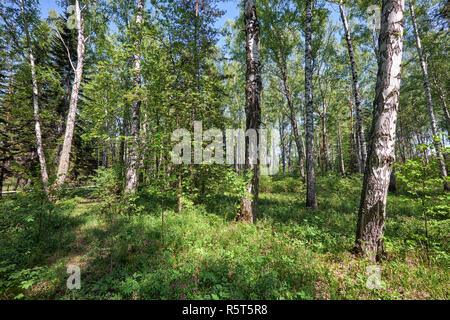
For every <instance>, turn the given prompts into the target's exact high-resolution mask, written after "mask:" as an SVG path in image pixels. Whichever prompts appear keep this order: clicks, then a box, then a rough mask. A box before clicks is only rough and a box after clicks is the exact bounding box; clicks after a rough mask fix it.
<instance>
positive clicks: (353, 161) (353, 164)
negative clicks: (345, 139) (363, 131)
mask: <svg viewBox="0 0 450 320" xmlns="http://www.w3.org/2000/svg"><path fill="white" fill-rule="evenodd" d="M354 128H355V126H354V124H353V105H352V102H351V101H350V166H349V172H350V173H355V172H356V171H357V167H358V154H357V151H356V143H355V142H356V141H355V133H354Z"/></svg>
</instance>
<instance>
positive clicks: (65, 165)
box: [55, 0, 86, 188]
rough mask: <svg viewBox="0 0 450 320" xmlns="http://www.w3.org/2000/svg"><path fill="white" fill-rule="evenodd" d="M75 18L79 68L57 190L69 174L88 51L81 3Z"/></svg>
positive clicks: (60, 163) (77, 6) (76, 3)
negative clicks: (85, 56) (79, 95)
mask: <svg viewBox="0 0 450 320" xmlns="http://www.w3.org/2000/svg"><path fill="white" fill-rule="evenodd" d="M75 18H76V25H77V29H78V41H77V67H76V69H75V77H74V80H73V83H72V93H71V96H70V104H69V113H68V114H67V121H66V132H65V135H64V143H63V148H62V152H61V157H60V159H59V165H58V173H57V178H56V182H55V185H56V188H59V187H61V186H62V185H63V184H64V182H65V180H66V176H67V173H68V172H69V165H70V150H71V148H72V139H73V134H74V131H75V118H76V114H77V105H78V93H79V90H80V85H81V78H82V76H83V67H84V54H85V50H86V43H85V38H84V21H83V19H82V16H81V10H80V3H79V1H78V0H76V1H75Z"/></svg>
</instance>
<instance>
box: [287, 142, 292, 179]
mask: <svg viewBox="0 0 450 320" xmlns="http://www.w3.org/2000/svg"><path fill="white" fill-rule="evenodd" d="M291 152H292V137H290V136H289V142H288V155H287V163H288V172H289V173H290V172H292V160H291Z"/></svg>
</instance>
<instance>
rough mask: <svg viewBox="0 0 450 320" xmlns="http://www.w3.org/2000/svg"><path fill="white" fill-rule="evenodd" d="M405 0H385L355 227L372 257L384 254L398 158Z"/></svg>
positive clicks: (362, 249)
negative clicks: (391, 185)
mask: <svg viewBox="0 0 450 320" xmlns="http://www.w3.org/2000/svg"><path fill="white" fill-rule="evenodd" d="M404 8H405V0H383V7H382V19H381V30H380V38H379V46H378V47H379V50H380V51H379V52H380V59H379V63H378V75H377V83H376V89H375V100H374V103H373V121H372V130H371V140H370V141H371V144H370V148H369V154H368V158H367V166H366V170H365V174H364V183H363V189H362V194H361V204H360V208H359V214H358V225H357V231H356V245H357V251H358V252H360V253H364V254H367V255H368V256H369V258H370V259H371V260H372V261H375V259H376V258H381V257H382V256H384V254H385V248H384V242H383V235H384V230H385V219H386V198H387V192H388V187H389V181H390V176H391V169H392V164H393V163H394V162H395V134H396V125H397V114H398V102H399V95H400V79H401V64H402V51H403V26H404Z"/></svg>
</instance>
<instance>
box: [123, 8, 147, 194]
mask: <svg viewBox="0 0 450 320" xmlns="http://www.w3.org/2000/svg"><path fill="white" fill-rule="evenodd" d="M143 14H144V0H137V13H136V24H135V28H134V32H133V33H134V35H135V37H136V39H135V42H134V47H135V50H136V51H135V52H134V54H133V59H134V60H133V73H134V80H133V82H134V89H135V90H136V93H135V94H137V95H139V94H140V93H139V92H138V91H139V89H140V87H141V56H140V48H141V39H140V37H141V25H142V19H143ZM140 113H141V98H140V97H136V98H135V99H134V101H133V104H132V108H131V130H130V136H131V145H130V150H129V154H128V163H127V164H128V165H127V176H126V186H125V192H135V191H136V185H137V169H138V165H139V149H138V143H139V135H140V132H139V131H140Z"/></svg>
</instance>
